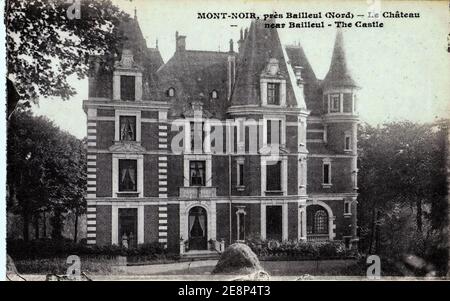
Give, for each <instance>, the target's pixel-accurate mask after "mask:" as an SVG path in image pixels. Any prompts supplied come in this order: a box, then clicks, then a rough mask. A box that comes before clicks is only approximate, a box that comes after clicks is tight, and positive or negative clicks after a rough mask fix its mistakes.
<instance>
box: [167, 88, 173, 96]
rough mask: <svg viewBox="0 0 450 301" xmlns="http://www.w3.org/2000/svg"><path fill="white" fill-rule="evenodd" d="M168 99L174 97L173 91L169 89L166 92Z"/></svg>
mask: <svg viewBox="0 0 450 301" xmlns="http://www.w3.org/2000/svg"><path fill="white" fill-rule="evenodd" d="M166 94H167V96H168V97H174V96H175V89H174V88H169V89H168V90H167V92H166Z"/></svg>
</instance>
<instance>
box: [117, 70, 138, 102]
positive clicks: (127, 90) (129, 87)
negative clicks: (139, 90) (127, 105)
mask: <svg viewBox="0 0 450 301" xmlns="http://www.w3.org/2000/svg"><path fill="white" fill-rule="evenodd" d="M120 99H121V100H124V101H135V77H134V76H130V75H122V76H120Z"/></svg>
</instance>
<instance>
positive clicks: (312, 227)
mask: <svg viewBox="0 0 450 301" xmlns="http://www.w3.org/2000/svg"><path fill="white" fill-rule="evenodd" d="M306 231H307V234H328V213H327V211H326V210H325V209H323V207H322V206H319V205H310V206H308V207H306Z"/></svg>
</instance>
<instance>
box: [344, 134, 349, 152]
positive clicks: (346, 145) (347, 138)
mask: <svg viewBox="0 0 450 301" xmlns="http://www.w3.org/2000/svg"><path fill="white" fill-rule="evenodd" d="M345 149H350V137H348V136H347V137H345Z"/></svg>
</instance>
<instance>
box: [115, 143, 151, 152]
mask: <svg viewBox="0 0 450 301" xmlns="http://www.w3.org/2000/svg"><path fill="white" fill-rule="evenodd" d="M109 151H110V152H114V153H144V152H145V151H146V149H145V148H144V147H143V146H141V145H140V143H138V142H129V141H127V142H122V141H120V142H119V141H116V142H115V143H114V145H112V146H111V147H110V148H109Z"/></svg>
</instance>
